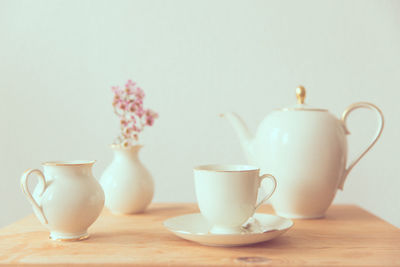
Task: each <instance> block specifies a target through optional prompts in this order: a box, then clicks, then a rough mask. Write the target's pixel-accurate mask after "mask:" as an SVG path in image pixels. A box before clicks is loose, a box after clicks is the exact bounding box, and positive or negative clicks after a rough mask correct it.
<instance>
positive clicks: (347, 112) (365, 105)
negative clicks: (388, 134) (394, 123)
mask: <svg viewBox="0 0 400 267" xmlns="http://www.w3.org/2000/svg"><path fill="white" fill-rule="evenodd" d="M358 108H367V109H370V110H373V111H375V113H376V114H377V115H378V119H379V128H378V130H377V132H376V134H375V137H374V138H373V139H372V142H371V143H370V144H369V145H368V147H367V148H366V149H365V150H364V151H363V152H362V153H361V154H360V155H359V156H358V157H357V158H356V159H355V160H354V161H353V162H351V163H350V165H349V166H348V167H347V169H346V170H345V171H344V173H343V176H342V179H341V181H340V183H339V189H340V190H343V185H344V182H345V181H346V178H347V176H348V175H349V172H350V171H351V170H352V169H353V167H354V166H355V165H356V164H357V163H358V162H359V161H360V159H361V158H362V157H364V155H365V154H367V152H368V151H369V150H370V149H371V147H372V146H373V145H375V143H376V141H378V139H379V137H380V136H381V134H382V130H383V126H384V124H385V120H384V117H383V113H382V111H381V110H380V109H379V108H378V107H377V106H375V105H374V104H371V103H368V102H358V103H354V104H351V105H350V106H348V107H347V108H346V109H345V110H344V112H343V114H342V124H343V127H344V130H345V132H346V134H350V132H349V130H348V128H347V125H346V119H347V117H348V116H349V115H350V113H351V112H352V111H353V110H355V109H358Z"/></svg>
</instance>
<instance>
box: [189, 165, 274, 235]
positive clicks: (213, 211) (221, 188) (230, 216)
mask: <svg viewBox="0 0 400 267" xmlns="http://www.w3.org/2000/svg"><path fill="white" fill-rule="evenodd" d="M265 178H268V179H271V181H272V182H273V187H272V190H271V191H270V192H269V193H268V194H267V195H266V196H265V197H264V198H263V199H262V200H261V201H260V202H259V203H256V202H257V195H258V190H259V188H260V186H261V181H262V180H263V179H265ZM194 184H195V190H196V196H197V202H198V204H199V208H200V212H201V214H202V215H203V216H204V217H205V218H206V219H207V221H208V222H209V223H210V224H211V225H212V228H211V229H210V233H214V234H236V233H240V232H242V229H243V228H242V225H243V224H244V223H245V222H246V221H247V220H248V219H249V218H250V217H251V216H253V214H254V213H255V211H256V210H257V209H258V208H259V207H260V206H261V204H263V203H264V202H265V201H266V200H268V199H269V198H270V197H271V196H272V194H273V193H274V191H275V188H276V180H275V177H274V176H272V175H271V174H264V175H262V176H260V169H259V168H257V167H254V166H248V165H204V166H198V167H195V168H194Z"/></svg>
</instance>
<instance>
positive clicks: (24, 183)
mask: <svg viewBox="0 0 400 267" xmlns="http://www.w3.org/2000/svg"><path fill="white" fill-rule="evenodd" d="M32 173H37V174H38V177H39V183H41V186H42V188H43V189H42V192H40V194H39V196H41V195H43V192H44V191H45V190H46V180H45V178H44V175H43V173H42V172H41V171H40V170H38V169H29V170H26V171H25V172H24V173H23V174H22V177H21V186H22V191H23V192H24V194H25V195H26V197H27V198H28V200H29V202H30V203H31V204H32V206H33V208H34V209H35V210H36V211H37V214H38V215H39V216H38V218H39V220H40V222H41V223H43V224H47V218H46V216H45V215H44V213H43V209H42V207H41V206H40V205H39V204H38V203H37V202H36V200H35V199H34V198H33V196H32V194H31V192H30V191H29V188H28V178H29V176H30V175H31V174H32Z"/></svg>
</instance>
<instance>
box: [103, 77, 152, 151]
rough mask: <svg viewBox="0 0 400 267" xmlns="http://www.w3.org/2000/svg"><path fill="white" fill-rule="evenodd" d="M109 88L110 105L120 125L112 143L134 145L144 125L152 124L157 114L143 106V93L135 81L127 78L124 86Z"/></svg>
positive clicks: (124, 145) (125, 145)
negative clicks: (119, 132) (111, 95)
mask: <svg viewBox="0 0 400 267" xmlns="http://www.w3.org/2000/svg"><path fill="white" fill-rule="evenodd" d="M111 90H112V92H113V93H114V99H113V102H112V105H113V107H114V112H115V114H116V115H117V116H118V117H119V119H120V125H121V134H120V135H119V136H118V137H117V139H116V141H115V142H114V144H117V145H122V146H123V147H129V146H134V145H136V144H137V142H138V141H139V133H140V132H142V131H143V129H144V128H145V127H146V126H152V125H153V124H154V120H155V119H156V118H158V114H157V113H156V112H154V111H153V110H151V109H145V108H144V107H143V99H144V97H145V94H144V91H143V90H142V88H140V87H139V86H137V85H136V83H135V82H132V81H131V80H128V81H127V83H126V84H125V87H124V88H120V87H119V86H113V87H112V88H111Z"/></svg>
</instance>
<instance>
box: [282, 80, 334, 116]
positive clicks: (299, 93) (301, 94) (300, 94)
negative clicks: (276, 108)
mask: <svg viewBox="0 0 400 267" xmlns="http://www.w3.org/2000/svg"><path fill="white" fill-rule="evenodd" d="M296 98H297V104H296V105H293V106H290V107H286V108H282V109H280V110H282V111H288V110H299V111H328V110H327V109H322V108H315V107H312V106H309V105H307V104H305V103H304V99H305V98H306V88H304V86H302V85H299V86H298V87H297V88H296Z"/></svg>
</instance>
